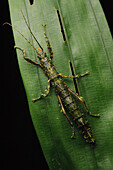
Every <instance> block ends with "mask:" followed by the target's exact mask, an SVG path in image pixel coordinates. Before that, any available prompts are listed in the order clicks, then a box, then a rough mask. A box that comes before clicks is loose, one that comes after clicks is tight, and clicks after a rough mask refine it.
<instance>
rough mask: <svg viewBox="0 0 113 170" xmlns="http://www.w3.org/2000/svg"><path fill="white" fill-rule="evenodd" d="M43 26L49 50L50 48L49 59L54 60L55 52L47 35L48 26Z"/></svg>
mask: <svg viewBox="0 0 113 170" xmlns="http://www.w3.org/2000/svg"><path fill="white" fill-rule="evenodd" d="M42 26H43V27H44V37H45V40H46V44H47V48H48V51H49V59H52V58H53V51H52V47H51V44H50V42H49V39H48V36H47V34H46V24H42Z"/></svg>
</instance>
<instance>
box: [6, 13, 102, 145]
mask: <svg viewBox="0 0 113 170" xmlns="http://www.w3.org/2000/svg"><path fill="white" fill-rule="evenodd" d="M21 13H22V15H23V18H24V21H25V23H26V25H27V27H28V29H29V31H30V33H31V34H32V36H33V38H34V39H35V41H36V42H37V44H38V46H39V48H38V49H36V48H35V47H34V46H33V44H31V43H30V41H29V40H28V39H27V38H26V37H25V36H24V35H23V34H22V33H21V32H20V31H18V30H17V29H16V28H15V27H14V26H12V25H11V24H9V23H4V24H8V25H10V26H11V27H13V28H14V29H15V30H16V31H17V32H18V33H19V34H21V36H22V37H23V38H24V39H25V40H26V41H27V42H28V43H29V44H30V45H31V46H32V48H33V49H34V50H35V51H36V53H37V57H38V59H39V61H40V62H35V61H33V60H31V59H30V58H28V57H26V55H25V51H24V50H23V49H22V48H20V47H17V46H15V48H16V49H19V50H21V51H22V53H23V57H24V59H25V60H26V61H27V62H28V63H31V64H33V65H35V66H37V67H41V69H42V70H43V72H44V74H45V75H46V76H47V77H48V86H47V89H46V90H45V94H41V95H40V96H39V97H37V98H35V99H32V101H33V102H36V101H38V100H40V99H44V98H45V97H47V96H48V95H49V92H50V88H51V87H53V88H54V90H55V93H56V95H57V97H58V101H59V104H60V108H61V111H62V112H63V114H64V116H65V117H66V119H67V120H68V122H69V124H70V126H71V128H72V136H71V138H75V130H74V125H73V123H72V121H71V120H70V118H69V117H68V115H67V112H68V113H69V114H70V115H71V116H72V119H73V122H75V124H76V126H77V128H78V130H79V132H80V133H81V134H82V137H83V138H84V140H85V141H86V142H87V143H89V144H92V145H94V144H95V143H96V142H95V139H94V137H93V134H92V130H91V128H90V125H89V123H88V120H87V119H86V117H85V114H84V113H83V112H82V111H81V110H80V108H79V106H78V105H77V103H76V101H75V97H76V98H77V99H78V100H80V101H81V102H82V103H83V104H84V106H85V108H86V111H87V113H88V114H89V115H90V116H93V117H98V118H99V117H100V115H99V114H92V113H90V112H89V110H88V107H87V105H86V103H85V101H84V100H83V98H82V97H81V96H80V95H79V94H78V93H76V92H74V91H72V90H71V89H69V87H68V86H67V85H66V83H65V82H64V80H63V78H72V79H73V78H75V79H79V78H82V77H84V76H86V75H88V74H89V72H86V73H84V74H80V75H75V76H63V75H61V74H59V73H58V72H57V70H56V68H55V65H54V64H53V61H52V59H53V51H52V47H51V44H50V41H49V39H48V36H47V33H46V24H43V25H42V26H43V30H44V37H45V41H46V45H47V49H48V52H49V56H47V54H46V53H45V52H44V49H43V48H42V46H41V45H40V43H39V41H38V40H37V39H36V37H35V36H34V34H33V32H32V31H31V29H30V27H29V25H28V22H27V20H26V18H25V16H24V14H23V12H22V11H21Z"/></svg>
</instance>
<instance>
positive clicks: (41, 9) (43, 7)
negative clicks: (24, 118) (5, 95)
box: [9, 0, 113, 170]
mask: <svg viewBox="0 0 113 170" xmlns="http://www.w3.org/2000/svg"><path fill="white" fill-rule="evenodd" d="M9 6H10V14H11V20H12V25H14V26H15V27H16V28H17V29H18V30H19V31H20V32H21V33H22V34H24V36H25V37H26V38H27V39H28V40H29V41H30V42H31V43H32V44H33V45H34V46H35V48H38V45H37V44H36V42H35V41H34V40H33V38H32V36H31V34H30V32H29V30H28V28H27V26H26V24H25V22H24V19H23V17H22V15H21V12H20V10H19V9H20V8H21V9H22V11H23V13H24V15H25V17H26V18H27V20H28V23H29V25H30V28H31V30H32V31H33V33H34V34H35V36H36V38H37V39H38V41H39V42H40V44H41V46H42V47H43V48H44V50H45V51H46V52H47V53H48V51H47V47H46V43H45V39H44V36H43V28H42V24H43V23H45V24H46V25H47V34H48V37H49V40H50V42H51V45H52V48H53V52H54V58H53V62H54V64H55V67H56V68H57V71H58V72H59V73H62V75H70V74H71V71H70V67H69V63H68V60H71V61H72V63H73V65H74V68H75V72H76V74H80V73H84V72H86V70H88V71H90V76H87V77H85V78H82V79H80V80H78V85H79V90H80V95H81V96H83V97H84V99H85V101H86V103H87V105H88V108H89V110H90V111H91V112H92V113H100V115H101V118H100V119H96V118H92V117H89V116H87V118H88V120H89V122H90V124H91V127H92V131H93V134H94V137H95V139H96V141H97V145H96V147H95V148H94V149H93V148H92V147H91V146H90V145H89V144H86V143H85V141H84V140H83V138H82V137H81V135H80V134H79V133H78V130H77V129H76V139H75V140H71V139H70V136H71V127H70V125H69V123H68V122H67V120H66V119H65V117H64V116H63V114H62V113H60V109H59V107H58V102H57V96H56V95H55V92H54V90H53V89H52V88H51V92H50V94H49V96H48V97H47V98H45V99H43V100H39V101H38V102H36V103H32V101H31V100H32V98H36V97H38V96H39V95H40V94H41V93H44V92H45V88H46V87H47V85H48V84H47V77H45V75H44V73H43V72H42V70H41V69H40V68H38V67H35V66H33V65H31V64H29V63H27V62H26V61H25V60H24V59H23V56H22V52H21V51H19V50H17V55H18V62H19V67H20V72H21V75H22V79H23V83H24V86H25V89H26V94H27V98H28V103H29V109H30V113H31V118H32V121H33V124H34V127H35V130H36V133H37V136H38V138H39V141H40V144H41V146H42V150H43V152H44V155H45V158H46V160H47V163H48V165H49V167H50V169H57V170H58V169H67V170H68V169H77V170H81V169H82V170H83V169H92V170H93V169H99V170H100V169H112V168H113V165H112V164H113V156H112V155H113V154H112V153H113V147H112V145H113V135H112V131H113V123H112V122H113V114H112V112H113V104H112V103H113V88H112V84H113V60H112V58H113V50H112V47H113V42H112V37H111V34H110V31H109V28H108V25H107V22H106V19H105V16H104V14H103V11H102V8H101V6H100V4H99V1H98V0H95V1H94V0H84V1H83V0H70V1H68V0H62V1H60V0H59V1H57V0H54V1H51V0H43V1H35V2H34V4H33V5H32V6H30V4H29V2H28V1H25V0H19V1H15V0H9ZM57 10H59V13H60V16H61V20H62V24H63V28H64V32H65V36H66V42H65V43H64V41H63V36H62V33H61V28H60V23H59V19H58V14H57ZM14 37H15V44H16V46H19V47H21V48H23V49H24V50H25V52H26V56H27V57H29V58H30V59H32V60H34V61H37V62H38V59H37V57H36V54H35V52H34V50H33V49H32V47H31V46H30V45H29V44H28V43H27V42H26V41H25V40H24V39H23V38H22V37H21V35H20V34H18V33H17V32H16V31H15V30H14ZM65 82H66V83H67V84H68V86H69V87H70V89H73V90H74V86H73V81H72V80H65ZM80 106H81V108H82V110H83V111H84V113H86V111H85V109H84V107H83V106H82V105H81V104H80ZM75 128H76V127H75ZM37 160H38V158H37Z"/></svg>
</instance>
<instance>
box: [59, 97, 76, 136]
mask: <svg viewBox="0 0 113 170" xmlns="http://www.w3.org/2000/svg"><path fill="white" fill-rule="evenodd" d="M58 101H59V103H60V106H61V111H62V112H63V114H64V116H65V117H66V119H67V120H68V122H69V124H70V125H71V127H72V136H71V138H72V139H74V138H75V129H74V126H73V123H72V122H71V120H70V119H69V117H68V116H67V114H66V111H65V109H64V106H63V104H62V101H61V98H60V96H59V95H58Z"/></svg>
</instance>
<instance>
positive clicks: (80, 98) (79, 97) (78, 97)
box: [68, 88, 100, 118]
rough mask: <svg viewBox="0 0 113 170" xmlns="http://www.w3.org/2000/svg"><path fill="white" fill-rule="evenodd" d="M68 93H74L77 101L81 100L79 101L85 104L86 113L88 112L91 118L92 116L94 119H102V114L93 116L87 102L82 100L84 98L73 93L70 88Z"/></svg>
mask: <svg viewBox="0 0 113 170" xmlns="http://www.w3.org/2000/svg"><path fill="white" fill-rule="evenodd" d="M68 91H69V92H70V93H72V94H73V95H74V96H75V97H76V98H77V99H79V100H80V101H81V102H82V103H83V104H84V106H85V108H86V111H87V113H88V114H89V115H90V116H92V117H97V118H99V117H100V114H93V113H91V112H90V111H89V109H88V107H87V105H86V102H85V101H84V100H83V99H82V98H83V97H81V96H79V95H78V94H77V93H75V92H73V91H72V90H70V89H69V88H68Z"/></svg>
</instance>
